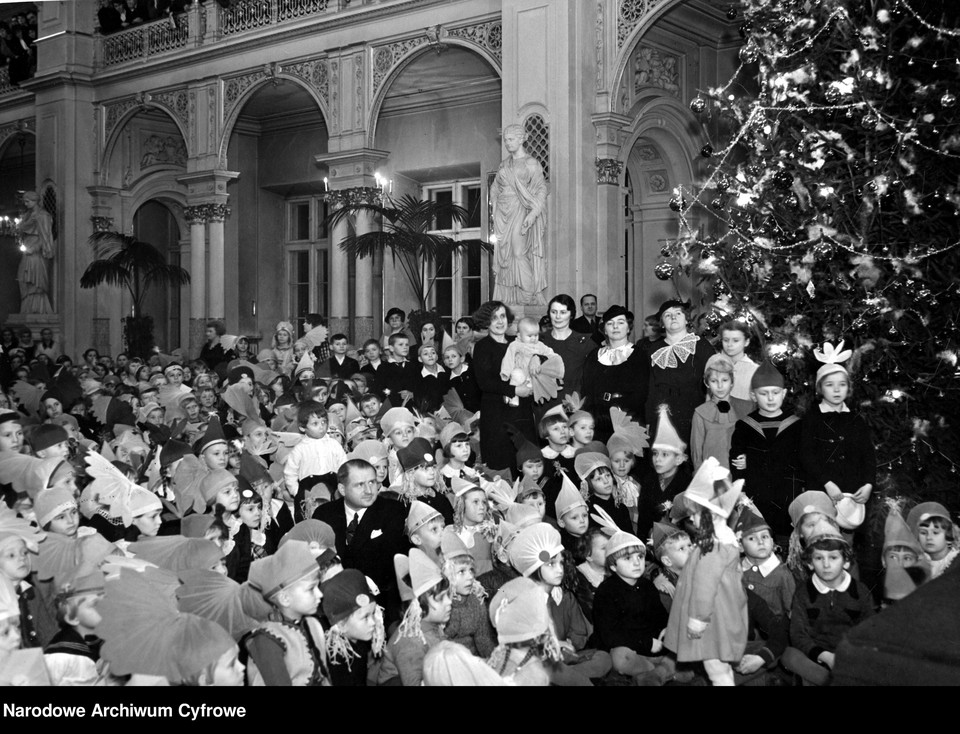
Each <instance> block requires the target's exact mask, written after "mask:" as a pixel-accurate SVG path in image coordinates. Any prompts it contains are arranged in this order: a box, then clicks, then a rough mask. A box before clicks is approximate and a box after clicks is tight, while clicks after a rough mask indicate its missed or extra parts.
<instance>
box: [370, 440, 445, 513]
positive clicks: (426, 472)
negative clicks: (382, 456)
mask: <svg viewBox="0 0 960 734" xmlns="http://www.w3.org/2000/svg"><path fill="white" fill-rule="evenodd" d="M397 460H398V461H399V462H400V468H401V470H402V471H403V474H402V475H401V476H400V481H399V483H397V482H394V483H393V484H391V485H390V488H389V490H387V491H385V492H383V493H381V495H382V496H386V497H393V498H395V499H397V500H399V501H400V502H402V503H403V504H404V505H409V504H410V503H411V502H413V501H414V500H419V501H420V502H423V503H425V504H428V505H430V506H431V507H432V508H434V509H435V510H436V511H437V512H439V513H440V514H441V515H443V521H444V525H451V524H453V505H451V504H450V500H449V499H447V495H446V491H445V490H446V487H445V485H444V483H443V481H442V480H441V479H440V477H439V472H438V471H437V457H436V455H435V454H434V451H433V446H431V445H430V442H429V441H427V440H426V439H425V438H415V439H413V441H411V442H410V444H409V445H408V446H407V447H406V448H404V449H401V450H400V451H398V452H397Z"/></svg>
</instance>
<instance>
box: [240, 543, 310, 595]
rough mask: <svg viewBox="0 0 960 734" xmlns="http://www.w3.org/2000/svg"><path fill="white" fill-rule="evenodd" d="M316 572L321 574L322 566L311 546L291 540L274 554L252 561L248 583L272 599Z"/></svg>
mask: <svg viewBox="0 0 960 734" xmlns="http://www.w3.org/2000/svg"><path fill="white" fill-rule="evenodd" d="M314 573H316V574H319V573H320V567H319V566H318V565H317V561H316V559H315V558H314V557H313V553H311V552H310V546H308V545H307V544H306V543H304V542H303V541H300V540H291V541H290V542H289V543H284V545H283V547H282V548H278V549H277V552H276V553H274V554H273V555H272V556H267V557H266V558H258V559H257V560H255V561H254V562H253V563H251V564H250V577H249V580H248V583H249V584H250V586H252V587H254V588H255V589H256V590H257V591H259V592H260V594H261V595H262V596H263V598H264V599H270V598H271V597H273V596H274V595H276V594H279V593H280V592H281V591H283V590H284V589H285V588H287V587H289V586H292V585H293V584H295V583H296V582H297V581H300V579H303V578H306V577H307V576H310V575H311V574H314Z"/></svg>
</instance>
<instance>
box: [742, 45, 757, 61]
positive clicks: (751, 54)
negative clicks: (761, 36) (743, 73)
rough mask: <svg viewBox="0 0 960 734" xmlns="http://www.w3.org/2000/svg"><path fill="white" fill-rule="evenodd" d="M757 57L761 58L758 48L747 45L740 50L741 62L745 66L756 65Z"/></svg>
mask: <svg viewBox="0 0 960 734" xmlns="http://www.w3.org/2000/svg"><path fill="white" fill-rule="evenodd" d="M757 56H759V54H758V53H757V49H756V46H753V45H751V44H747V45H746V46H744V47H743V48H741V49H740V60H741V61H742V62H743V63H745V64H752V63H754V62H755V61H756V60H757Z"/></svg>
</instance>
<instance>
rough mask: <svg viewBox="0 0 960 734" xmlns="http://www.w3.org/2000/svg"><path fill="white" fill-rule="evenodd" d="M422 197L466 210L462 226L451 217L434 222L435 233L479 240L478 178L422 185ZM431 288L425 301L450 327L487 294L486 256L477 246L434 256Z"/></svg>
mask: <svg viewBox="0 0 960 734" xmlns="http://www.w3.org/2000/svg"><path fill="white" fill-rule="evenodd" d="M423 192H424V198H425V199H427V200H429V201H436V202H438V203H441V204H457V205H459V206H462V207H463V208H464V209H466V210H467V212H468V215H469V216H468V219H467V222H466V224H465V225H461V224H458V223H455V222H454V221H453V219H452V217H443V218H441V219H439V220H438V221H437V222H435V223H434V227H435V229H434V230H433V232H434V233H435V234H444V235H446V236H448V237H450V238H452V239H454V240H457V241H459V240H479V239H481V238H482V237H483V233H482V226H481V222H482V212H483V201H482V200H483V196H482V190H481V188H480V182H479V181H476V180H474V181H453V182H449V183H437V184H430V185H429V186H425V187H424V189H423ZM431 270H432V273H431V275H432V277H433V281H432V289H431V291H430V300H429V304H430V305H431V306H432V307H435V308H436V309H437V310H438V311H439V312H440V316H441V318H442V320H443V323H444V326H445V327H446V328H447V329H448V330H450V329H451V328H452V325H453V322H454V321H456V319H458V318H460V317H461V316H466V315H467V314H470V313H473V312H474V311H475V310H476V309H478V308H479V307H480V304H482V303H483V302H484V301H485V300H487V298H488V297H489V291H490V256H489V253H486V252H483V251H482V250H480V248H479V247H471V248H468V249H464V250H461V251H459V252H456V253H451V254H448V255H445V256H441V257H438V258H437V259H436V261H435V262H433V263H431Z"/></svg>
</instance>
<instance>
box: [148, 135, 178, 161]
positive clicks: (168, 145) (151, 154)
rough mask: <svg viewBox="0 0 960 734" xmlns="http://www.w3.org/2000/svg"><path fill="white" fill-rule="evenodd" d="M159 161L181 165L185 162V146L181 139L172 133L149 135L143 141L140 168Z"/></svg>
mask: <svg viewBox="0 0 960 734" xmlns="http://www.w3.org/2000/svg"><path fill="white" fill-rule="evenodd" d="M161 163H172V164H174V165H177V166H183V165H186V163H187V148H186V146H185V145H184V144H183V141H182V140H180V139H179V138H176V137H174V136H172V135H167V136H163V135H151V136H150V137H149V138H147V139H146V140H144V141H143V147H142V149H141V155H140V168H148V167H149V166H156V165H159V164H161Z"/></svg>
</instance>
